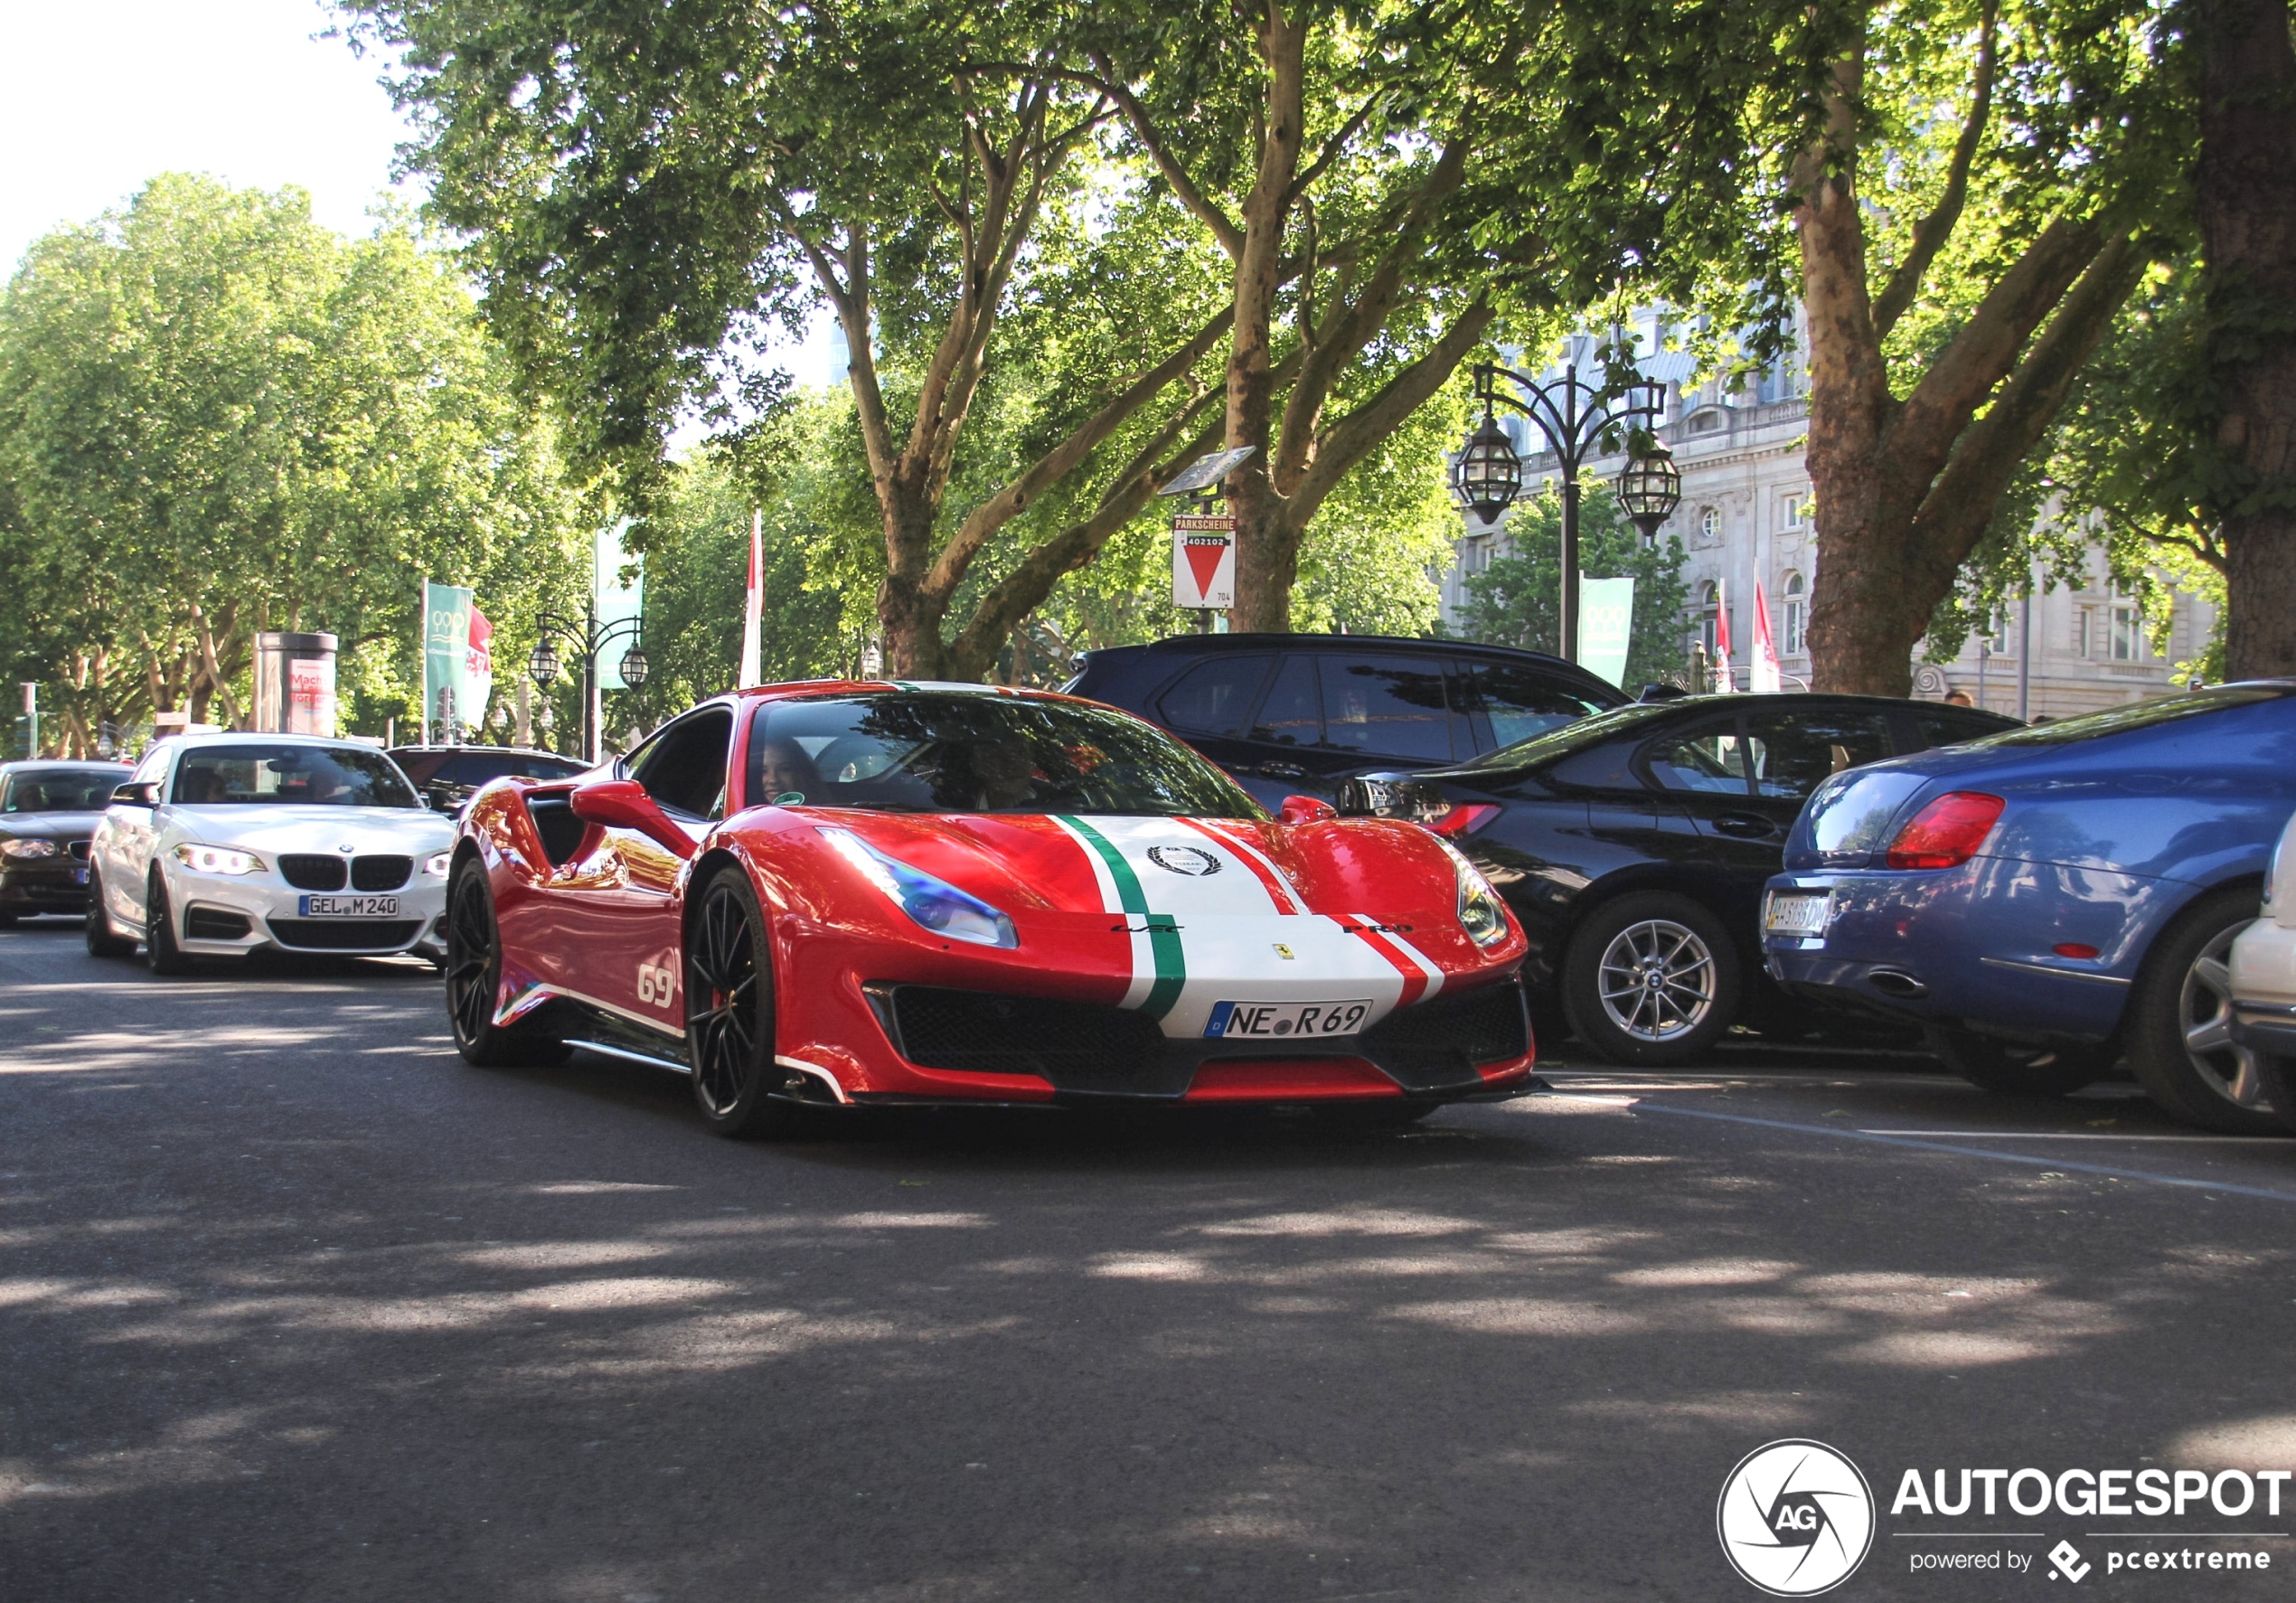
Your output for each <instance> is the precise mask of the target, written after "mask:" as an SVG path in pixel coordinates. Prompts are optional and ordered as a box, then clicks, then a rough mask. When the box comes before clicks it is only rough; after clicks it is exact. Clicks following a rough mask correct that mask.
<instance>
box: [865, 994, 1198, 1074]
mask: <svg viewBox="0 0 2296 1603" xmlns="http://www.w3.org/2000/svg"><path fill="white" fill-rule="evenodd" d="M877 995H880V996H881V997H883V998H884V999H885V1006H884V1007H883V1008H882V1009H880V1017H883V1016H885V1014H886V1013H888V1012H889V1014H890V1016H889V1018H887V1019H886V1023H888V1025H889V1029H890V1033H891V1034H892V1036H893V1042H894V1045H895V1046H896V1047H898V1048H899V1051H900V1054H901V1056H903V1057H905V1058H907V1059H908V1061H910V1062H912V1063H916V1064H918V1065H919V1066H921V1067H923V1068H927V1069H955V1070H962V1071H964V1072H966V1073H971V1074H1040V1075H1042V1076H1044V1077H1045V1078H1046V1079H1048V1080H1055V1081H1058V1080H1061V1079H1063V1078H1065V1077H1068V1076H1070V1075H1074V1074H1079V1073H1082V1074H1096V1075H1105V1074H1108V1073H1111V1072H1114V1073H1118V1074H1123V1073H1141V1072H1144V1071H1145V1070H1147V1069H1148V1068H1149V1067H1150V1066H1151V1065H1152V1064H1153V1063H1154V1062H1155V1061H1156V1059H1157V1057H1158V1055H1159V1054H1160V1053H1161V1052H1162V1050H1163V1045H1164V1036H1163V1032H1162V1031H1161V1030H1159V1029H1158V1028H1157V1027H1156V1023H1155V1021H1154V1020H1153V1019H1151V1018H1150V1017H1149V1016H1148V1015H1147V1014H1143V1013H1141V1012H1138V1011H1136V1010H1134V1009H1131V1008H1123V1007H1109V1006H1106V1005H1104V1004H1099V1003H1093V1002H1055V1001H1052V1000H1050V999H1049V998H1047V997H1042V996H1006V995H1000V994H998V993H996V992H993V991H956V990H947V989H944V988H942V987H940V986H937V985H889V986H887V987H884V988H883V989H882V990H881V991H879V992H878V993H877Z"/></svg>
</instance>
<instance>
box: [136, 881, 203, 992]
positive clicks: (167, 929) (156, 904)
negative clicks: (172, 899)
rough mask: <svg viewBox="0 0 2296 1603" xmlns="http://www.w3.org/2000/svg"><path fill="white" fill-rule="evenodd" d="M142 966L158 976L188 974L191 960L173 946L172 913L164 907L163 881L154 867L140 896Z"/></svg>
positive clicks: (164, 890) (166, 906)
mask: <svg viewBox="0 0 2296 1603" xmlns="http://www.w3.org/2000/svg"><path fill="white" fill-rule="evenodd" d="M144 967H146V968H148V969H150V970H151V971H152V972H153V973H154V974H159V975H170V976H173V975H179V974H189V973H191V971H192V960H191V959H190V958H189V957H185V956H184V955H183V948H181V947H179V946H177V945H176V944H175V910H174V909H173V908H171V907H169V906H168V905H167V882H166V880H165V878H163V877H162V876H161V874H160V872H159V870H158V869H156V868H155V869H153V870H152V878H151V885H150V888H149V889H148V890H146V891H145V893H144Z"/></svg>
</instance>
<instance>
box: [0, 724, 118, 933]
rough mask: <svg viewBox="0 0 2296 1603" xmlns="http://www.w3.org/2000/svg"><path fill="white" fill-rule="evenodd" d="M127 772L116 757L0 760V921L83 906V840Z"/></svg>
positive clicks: (80, 909) (79, 911)
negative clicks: (105, 758) (66, 760)
mask: <svg viewBox="0 0 2296 1603" xmlns="http://www.w3.org/2000/svg"><path fill="white" fill-rule="evenodd" d="M134 771H135V770H134V769H133V768H129V767H128V765H127V764H126V763H120V762H10V763H0V925H7V924H13V923H14V922H15V921H16V920H17V919H22V918H26V917H29V916H30V915H32V914H33V913H71V914H75V915H77V914H82V913H85V912H86V911H87V910H88V843H89V840H90V839H91V838H92V837H93V836H94V835H95V833H96V825H99V824H100V823H102V822H103V816H104V808H105V807H107V806H109V805H110V803H111V793H112V791H113V790H114V789H115V788H116V787H118V786H120V785H123V784H125V783H127V777H128V775H130V774H131V773H133V772H134Z"/></svg>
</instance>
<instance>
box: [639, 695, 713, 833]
mask: <svg viewBox="0 0 2296 1603" xmlns="http://www.w3.org/2000/svg"><path fill="white" fill-rule="evenodd" d="M732 742H733V712H732V711H731V710H730V709H729V708H725V707H711V708H709V709H707V710H706V711H703V712H696V713H694V714H693V715H692V717H690V718H687V719H685V720H683V721H681V722H678V723H675V724H673V725H672V726H671V727H670V728H668V729H665V730H663V731H662V732H661V733H660V734H658V735H656V736H655V737H654V739H653V740H651V741H649V742H648V743H647V746H646V749H645V750H644V751H642V752H641V753H639V755H638V759H637V764H636V767H635V768H634V769H633V770H632V772H631V778H635V780H637V782H638V783H639V784H640V785H642V786H644V787H645V793H646V795H648V796H650V797H653V798H654V801H655V802H657V803H658V804H660V806H661V807H662V808H663V811H664V812H670V813H681V814H683V815H684V816H686V817H688V818H722V817H724V816H725V810H726V753H727V750H728V748H729V746H731V744H732Z"/></svg>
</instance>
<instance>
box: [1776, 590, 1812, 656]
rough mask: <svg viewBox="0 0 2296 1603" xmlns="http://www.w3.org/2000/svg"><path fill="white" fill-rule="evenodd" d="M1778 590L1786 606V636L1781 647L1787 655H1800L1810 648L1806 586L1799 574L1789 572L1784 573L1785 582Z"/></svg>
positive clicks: (1808, 604) (1808, 607)
mask: <svg viewBox="0 0 2296 1603" xmlns="http://www.w3.org/2000/svg"><path fill="white" fill-rule="evenodd" d="M1780 590H1781V593H1782V594H1783V596H1784V597H1785V608H1786V617H1785V624H1786V627H1785V636H1786V637H1785V644H1784V647H1783V649H1784V652H1785V655H1788V656H1800V655H1802V653H1803V652H1805V651H1807V650H1808V649H1809V648H1810V643H1809V632H1810V630H1809V625H1810V600H1809V595H1808V591H1807V588H1806V587H1805V586H1804V585H1803V584H1802V575H1801V574H1799V573H1789V574H1787V575H1786V581H1785V583H1784V584H1783V586H1781V587H1780Z"/></svg>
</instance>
